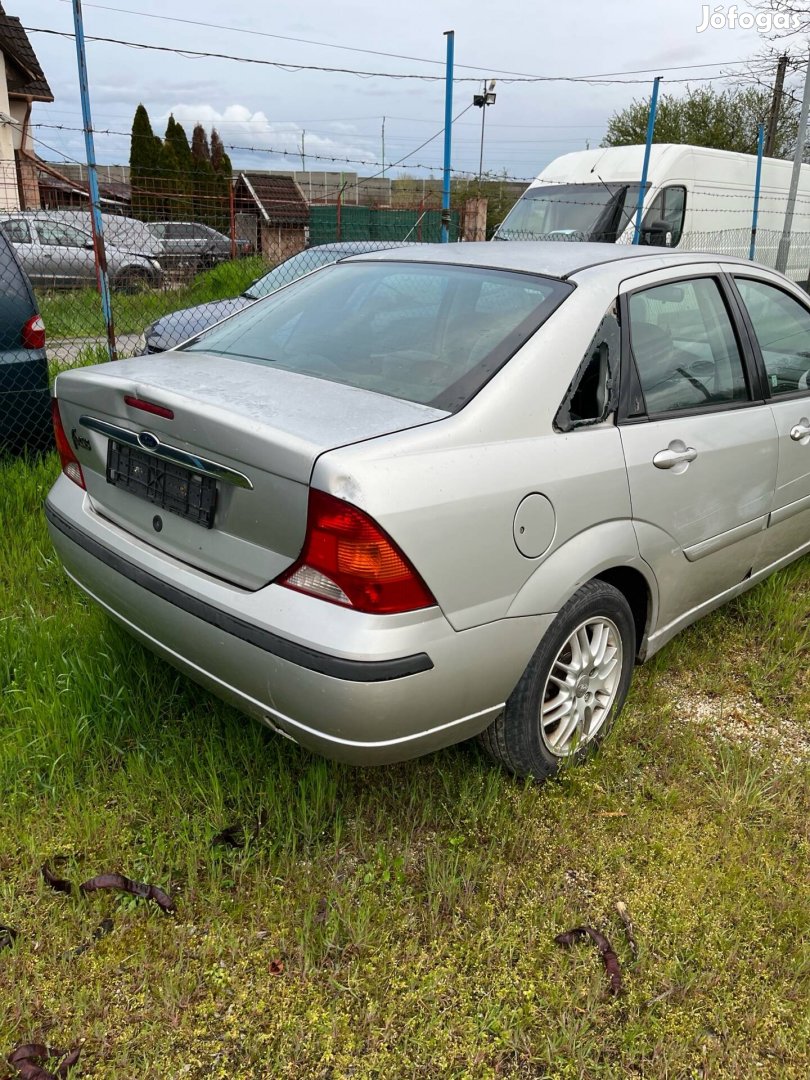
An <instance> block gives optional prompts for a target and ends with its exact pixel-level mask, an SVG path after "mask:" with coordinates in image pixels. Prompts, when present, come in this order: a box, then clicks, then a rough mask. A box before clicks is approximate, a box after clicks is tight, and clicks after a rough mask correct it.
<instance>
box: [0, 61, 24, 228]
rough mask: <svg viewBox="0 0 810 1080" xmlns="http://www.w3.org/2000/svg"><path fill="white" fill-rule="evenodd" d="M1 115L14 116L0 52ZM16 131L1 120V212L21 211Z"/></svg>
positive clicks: (4, 63) (17, 136) (7, 122)
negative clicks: (15, 155)
mask: <svg viewBox="0 0 810 1080" xmlns="http://www.w3.org/2000/svg"><path fill="white" fill-rule="evenodd" d="M15 104H16V102H15ZM0 113H3V114H4V115H5V116H14V114H13V113H12V111H11V106H10V104H9V100H8V86H7V85H6V58H5V57H4V56H3V53H2V52H0ZM14 118H15V119H16V117H14ZM15 129H16V125H15V124H13V123H9V121H8V120H5V121H3V120H2V119H0V210H19V208H20V195H19V191H18V188H17V169H16V166H15V163H14V150H15ZM19 140H20V134H19V130H18V129H17V135H16V141H17V142H19Z"/></svg>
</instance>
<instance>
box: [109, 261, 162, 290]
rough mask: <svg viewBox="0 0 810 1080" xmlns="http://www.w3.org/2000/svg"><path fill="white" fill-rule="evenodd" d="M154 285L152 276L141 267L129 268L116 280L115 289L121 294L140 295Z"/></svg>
mask: <svg viewBox="0 0 810 1080" xmlns="http://www.w3.org/2000/svg"><path fill="white" fill-rule="evenodd" d="M152 284H153V279H152V275H151V274H150V273H149V272H148V270H143V269H142V268H141V267H140V266H128V267H125V268H124V269H123V270H121V271H120V272H119V274H118V276H117V277H116V279H115V288H116V290H117V292H120V293H139V292H143V291H144V289H148V288H150V286H151V285H152Z"/></svg>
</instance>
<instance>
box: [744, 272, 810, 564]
mask: <svg viewBox="0 0 810 1080" xmlns="http://www.w3.org/2000/svg"><path fill="white" fill-rule="evenodd" d="M737 269H738V268H737V267H729V270H730V271H734V275H733V280H734V283H735V286H736V289H737V292H738V294H739V298H740V302H741V304H742V309H743V313H744V315H745V317H746V320H747V325H748V329H749V332H750V334H751V336H752V338H753V339H754V343H755V348H756V353H757V359H758V361H759V363H760V364H761V365H762V374H763V376H764V381H765V385H766V388H767V390H766V393H767V395H768V401H769V405H770V409H771V412H772V414H773V418H774V422H775V424H776V429H777V432H778V436H779V469H778V473H777V477H776V491H775V494H774V501H773V506H772V508H771V516H770V520H769V528H768V531H767V533H766V535H765V554H766V557H767V560H768V562H769V563H770V562H777V561H778V560H779V559H782V558H784V557H785V556H789V555H792V554H794V553H797V552H798V551H800V550H801V549H802V548H804V547H807V546H808V545H810V310H808V306H807V303H806V300H807V298H806V296H805V295H804V294H803V293H800V292H799V290H798V289H791V288H790V286H788V285H787V283H786V282H784V281H782V280H781V279H779V278H776V277H774V278H771V279H770V280H768V278H767V277H765V276H762V277H760V276H759V275H755V274H753V273H749V272H747V271H746V272H745V273H742V274H740V273H737V272H736V271H737Z"/></svg>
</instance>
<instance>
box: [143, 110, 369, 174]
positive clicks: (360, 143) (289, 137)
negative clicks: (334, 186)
mask: <svg viewBox="0 0 810 1080" xmlns="http://www.w3.org/2000/svg"><path fill="white" fill-rule="evenodd" d="M169 113H172V114H173V115H174V118H175V120H177V121H178V122H179V123H181V124H182V125H183V127H184V128H185V129H186V134H187V135H188V136H189V138H190V137H191V131H192V129H193V127H194V125H195V124H202V125H203V127H204V128H206V129H207V130H210V129H211V128H212V127H214V128H216V129H217V131H218V132H219V134H220V135H221V136H222V141H223V142H224V143H225V145H226V147H238V148H239V149H234V150H229V151H228V152H229V154H230V156H231V159H232V160H233V161H235V162H241V163H243V164H244V163H249V164H251V165H253V166H254V167H263V168H271V167H275V168H279V167H284V168H288V169H290V168H292V169H295V168H299V167H300V165H301V132H302V129H304V128H305V125H304V124H300V125H299V124H295V123H289V122H275V121H271V120H269V119H268V117H267V115H266V113H264V112H261V111H255V112H253V111H251V110H250V109H249V108H248V107H247V106H245V105H228V106H227V107H226V108H225V109H223V110H221V111H220V110H219V109H216V108H215V107H214V106H213V105H208V104H197V105H187V104H185V103H182V102H181V103H178V104H176V105H173V106H172V108H171V109H168V110H167V111H166V113H165V114H164V115H163V116H160V117H157V118H156V119H155V128H156V129H160V128H162V127H163V126H164V125H165V123H166V121H167V120H168V117H169ZM324 128H328V129H329V130H324ZM304 150H305V157H306V161H307V168H314V169H319V168H328V167H329V166H330V165H331V164H338V165H339V164H340V162H339V160H337V159H340V158H348V159H352V160H361V161H368V162H371V163H372V164H375V163H376V162H377V161H378V154H377V153H376V152H375V149H374V147H373V145H372V144H371V142H370V140H369V139H367V138H364V137H363V136H360V135H357V134H356V129H355V128H354V127H353V125H351V124H348V123H344V122H334V123H331V124H329V123H324V122H321V124H320V125H319V130H318V131H317V132H315V131H306V134H305V136H304ZM332 158H334V159H336V160H335V161H334V162H332V161H331V159H332ZM325 159H326V160H325ZM351 171H356V169H355V167H353V166H352V167H351Z"/></svg>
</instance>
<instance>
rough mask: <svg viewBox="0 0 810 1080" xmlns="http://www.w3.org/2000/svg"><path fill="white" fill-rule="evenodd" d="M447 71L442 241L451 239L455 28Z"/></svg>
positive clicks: (451, 32)
mask: <svg viewBox="0 0 810 1080" xmlns="http://www.w3.org/2000/svg"><path fill="white" fill-rule="evenodd" d="M444 36H445V37H446V38H447V73H446V76H445V83H444V171H443V175H442V243H443V244H446V243H448V241H449V240H450V160H451V152H452V132H453V49H454V45H455V37H456V32H455V30H445V34H444Z"/></svg>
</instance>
